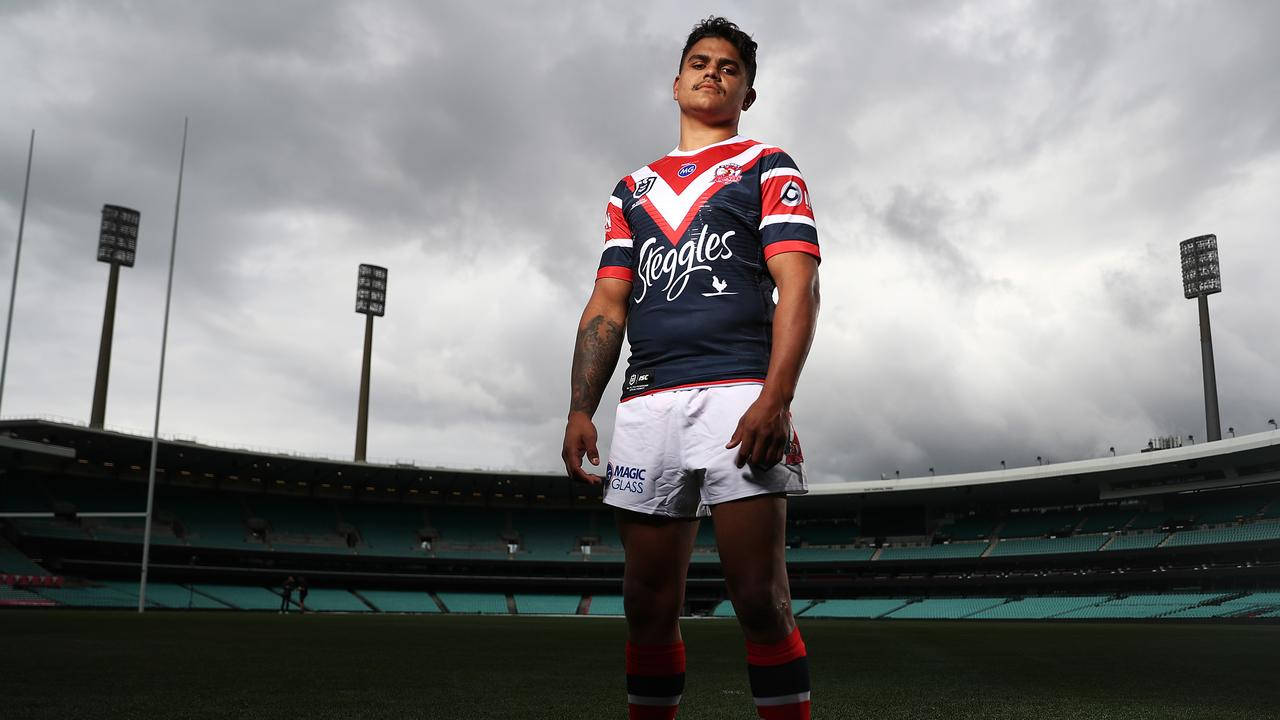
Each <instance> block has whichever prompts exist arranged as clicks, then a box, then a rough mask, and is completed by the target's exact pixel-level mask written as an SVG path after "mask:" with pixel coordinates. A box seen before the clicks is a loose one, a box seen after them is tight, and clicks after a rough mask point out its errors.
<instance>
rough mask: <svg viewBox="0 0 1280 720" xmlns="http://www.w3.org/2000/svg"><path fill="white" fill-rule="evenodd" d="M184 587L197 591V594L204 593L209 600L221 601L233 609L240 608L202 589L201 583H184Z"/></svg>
mask: <svg viewBox="0 0 1280 720" xmlns="http://www.w3.org/2000/svg"><path fill="white" fill-rule="evenodd" d="M182 587H184V588H186V589H188V590H190V591H192V592H194V593H195V594H197V595H203V596H204V597H205V598H207V599H209V600H212V601H213V602H216V603H220V604H222V605H224V606H226V607H229V608H231V609H232V610H239V609H240V608H238V607H236V606H235V605H232V604H231V603H229V602H227V601H226V600H223V599H222V598H217V597H214V596H212V595H210V594H209V593H207V592H205V591H203V590H201V589H200V586H199V585H193V584H191V583H187V584H185V585H183V586H182Z"/></svg>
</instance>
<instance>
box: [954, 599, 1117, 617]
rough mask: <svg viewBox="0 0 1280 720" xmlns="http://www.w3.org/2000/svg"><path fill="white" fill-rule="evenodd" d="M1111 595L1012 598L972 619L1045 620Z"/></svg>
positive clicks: (1098, 601) (1097, 601)
mask: <svg viewBox="0 0 1280 720" xmlns="http://www.w3.org/2000/svg"><path fill="white" fill-rule="evenodd" d="M1109 597H1110V596H1109V595H1073V596H1063V597H1029V598H1017V599H1013V600H1010V601H1009V602H1007V603H1004V604H1003V605H996V606H994V607H990V608H987V609H986V610H979V611H978V612H976V613H974V614H972V615H970V616H968V617H969V619H970V620H1044V619H1047V618H1052V617H1056V616H1058V615H1061V614H1062V613H1065V612H1069V611H1071V610H1079V609H1080V608H1084V607H1088V606H1090V605H1097V604H1098V603H1101V602H1104V601H1106V600H1107V599H1108V598H1109Z"/></svg>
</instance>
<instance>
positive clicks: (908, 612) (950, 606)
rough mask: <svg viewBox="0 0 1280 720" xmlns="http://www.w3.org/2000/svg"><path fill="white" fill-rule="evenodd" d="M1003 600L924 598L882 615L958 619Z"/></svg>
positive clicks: (895, 617)
mask: <svg viewBox="0 0 1280 720" xmlns="http://www.w3.org/2000/svg"><path fill="white" fill-rule="evenodd" d="M1004 602H1005V598H1002V597H977V598H971V597H964V598H924V599H923V600H921V601H920V602H914V603H910V604H907V605H903V606H902V607H900V608H898V609H897V610H894V611H892V612H890V613H888V614H887V615H885V616H884V617H889V618H894V619H906V618H916V619H937V618H947V619H953V620H954V619H959V618H963V617H967V616H969V615H973V614H974V613H978V612H982V611H983V610H987V609H989V608H992V607H995V606H997V605H1001V604H1003V603H1004Z"/></svg>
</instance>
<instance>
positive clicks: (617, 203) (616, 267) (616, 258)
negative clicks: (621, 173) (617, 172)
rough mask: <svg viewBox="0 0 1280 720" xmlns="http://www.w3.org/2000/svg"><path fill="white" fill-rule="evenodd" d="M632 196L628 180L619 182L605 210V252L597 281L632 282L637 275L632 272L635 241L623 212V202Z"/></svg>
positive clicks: (601, 255) (597, 272)
mask: <svg viewBox="0 0 1280 720" xmlns="http://www.w3.org/2000/svg"><path fill="white" fill-rule="evenodd" d="M630 196H631V190H630V189H629V188H628V187H627V182H626V179H625V178H624V179H623V180H621V181H619V182H618V186H617V187H615V188H614V189H613V194H612V195H610V196H609V204H608V205H606V206H605V209H604V250H603V251H602V252H601V253H600V269H599V270H597V271H596V279H597V280H599V279H600V278H617V279H619V280H626V281H627V282H631V281H632V280H633V279H634V277H635V274H634V272H633V271H632V270H631V255H632V250H633V246H634V245H635V239H634V238H633V237H632V236H631V226H630V225H628V224H627V216H626V215H625V214H624V213H623V212H622V201H623V200H625V199H626V198H628V197H630Z"/></svg>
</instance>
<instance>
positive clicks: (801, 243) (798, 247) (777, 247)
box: [764, 240, 822, 260]
mask: <svg viewBox="0 0 1280 720" xmlns="http://www.w3.org/2000/svg"><path fill="white" fill-rule="evenodd" d="M788 252H802V253H808V254H810V255H812V256H814V257H816V258H821V257H822V252H821V251H819V250H818V246H817V245H815V244H813V243H811V242H808V241H807V240H779V241H778V242H775V243H769V244H768V245H765V246H764V259H765V260H768V259H769V258H771V257H773V256H774V255H781V254H782V253H788Z"/></svg>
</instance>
